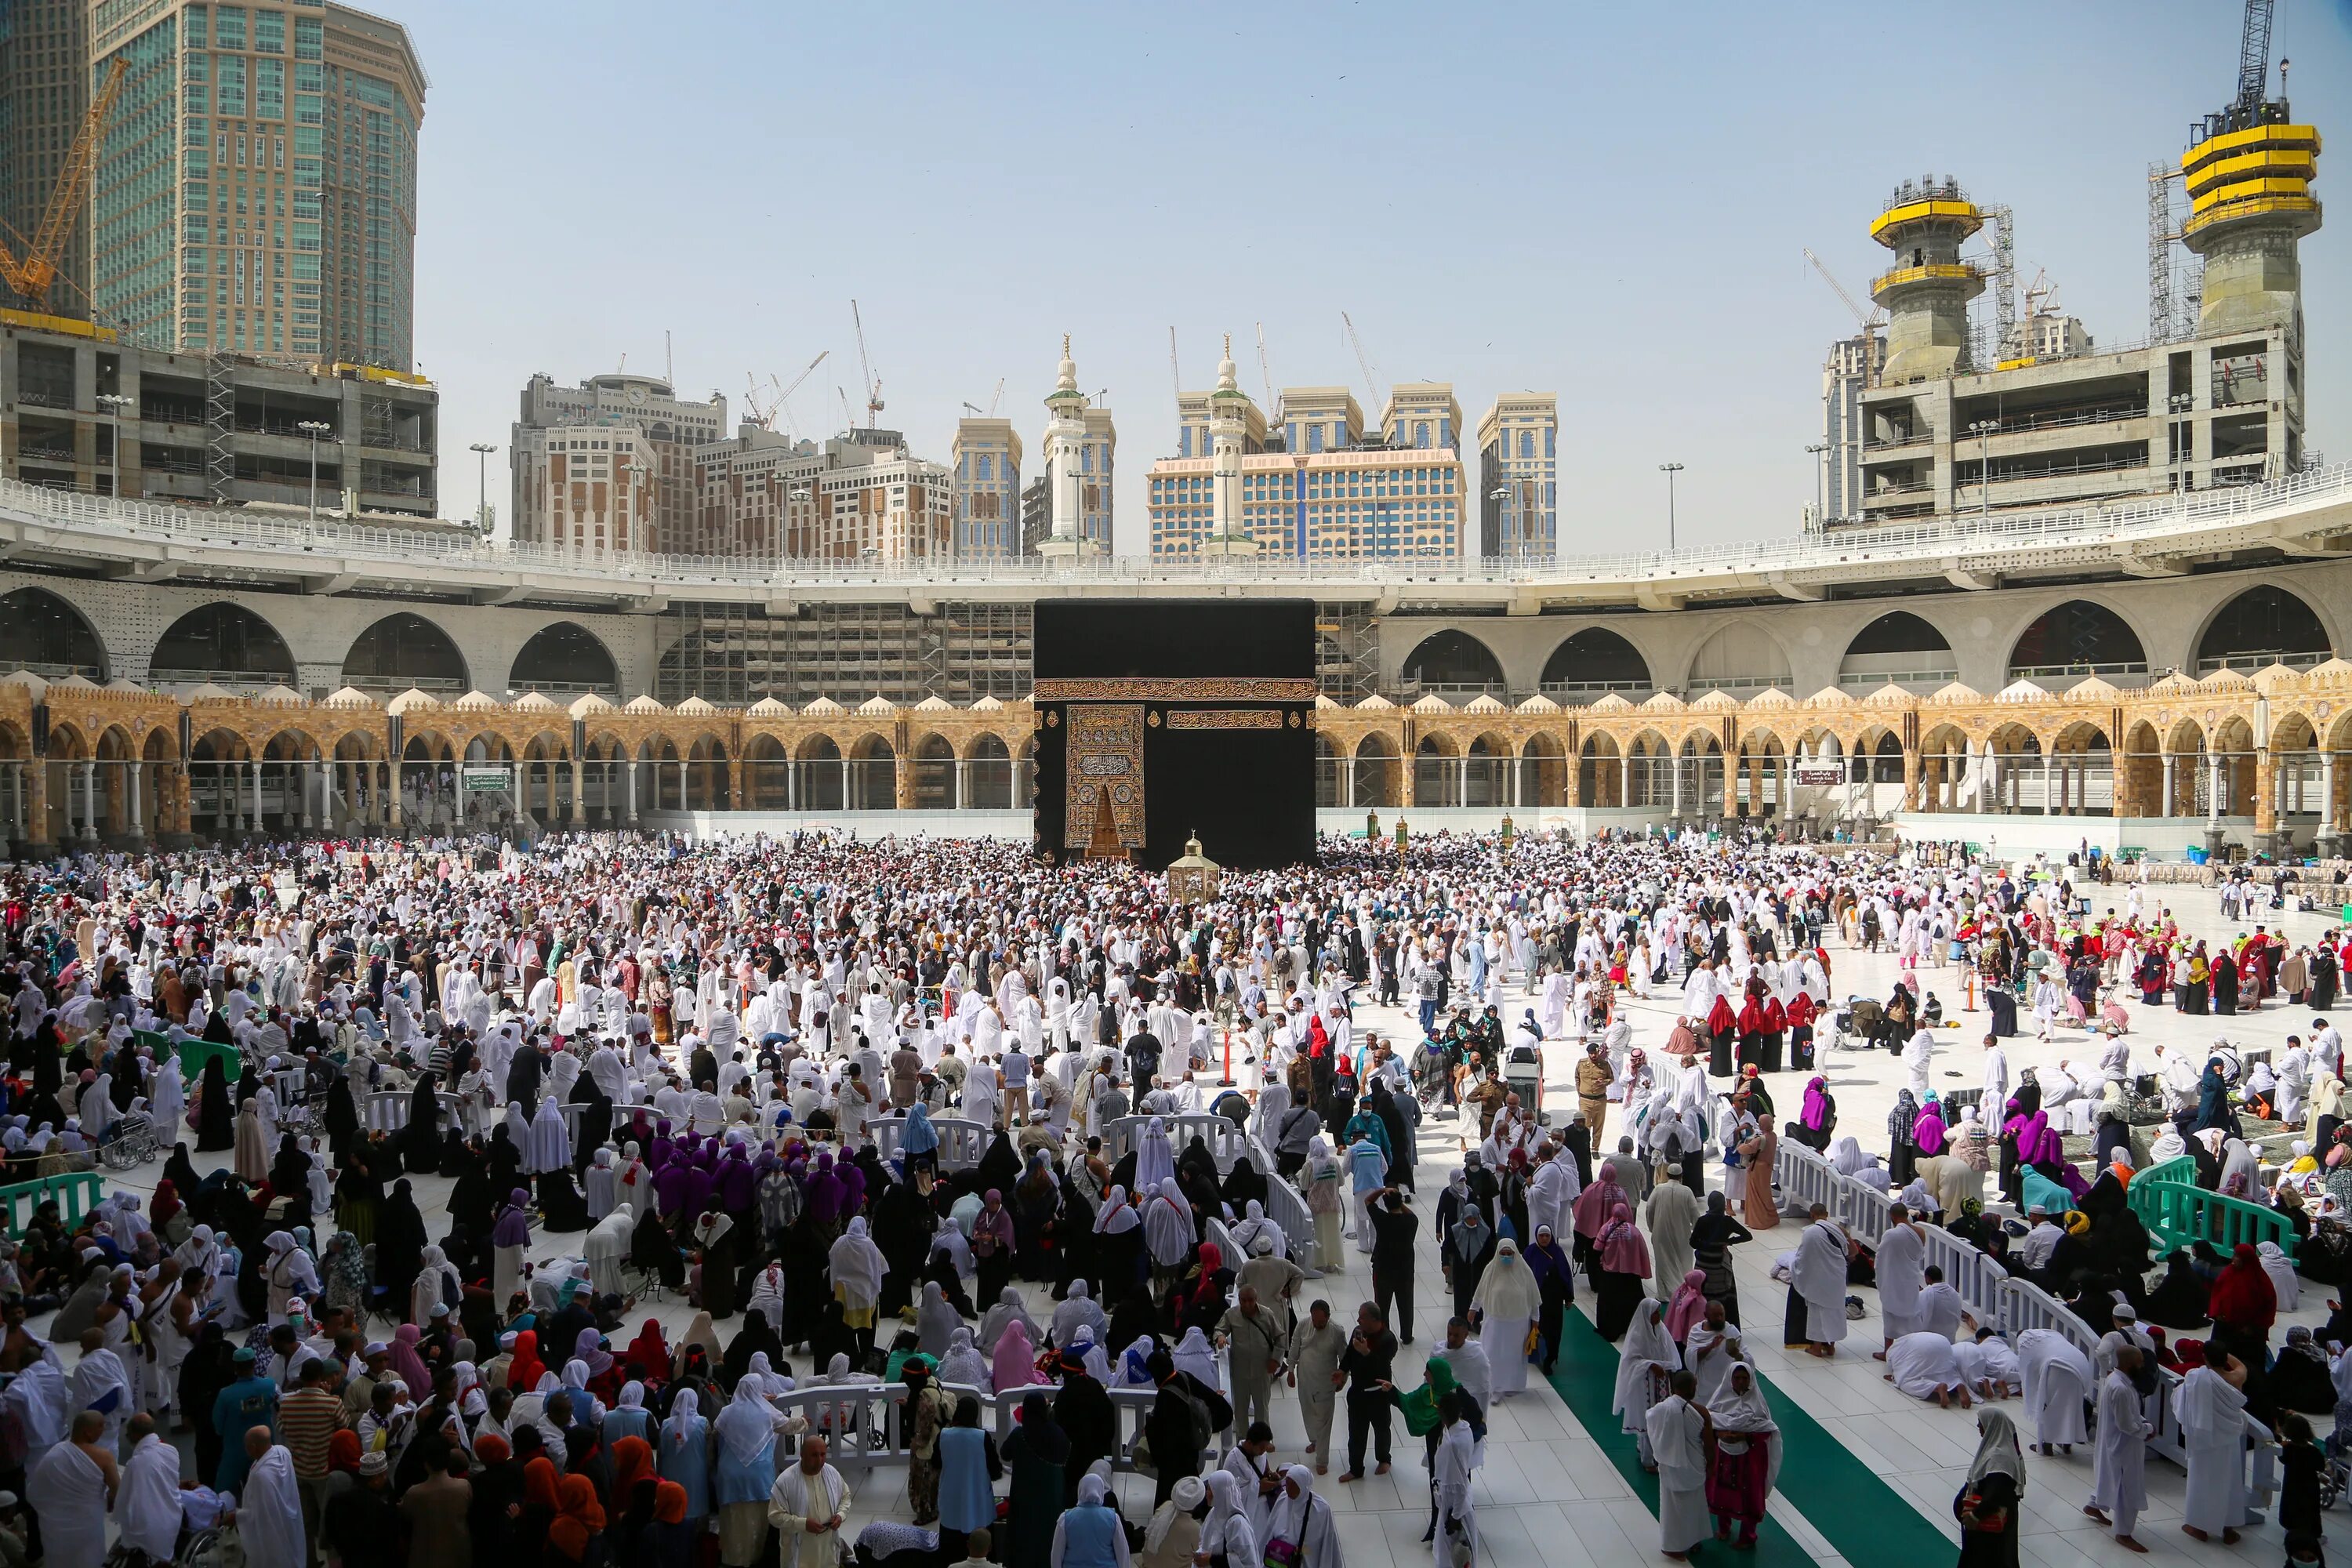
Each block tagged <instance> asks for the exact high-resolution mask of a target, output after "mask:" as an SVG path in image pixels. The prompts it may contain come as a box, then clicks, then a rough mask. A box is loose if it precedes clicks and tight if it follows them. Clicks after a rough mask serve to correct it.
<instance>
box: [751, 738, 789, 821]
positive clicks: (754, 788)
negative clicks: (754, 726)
mask: <svg viewBox="0 0 2352 1568" xmlns="http://www.w3.org/2000/svg"><path fill="white" fill-rule="evenodd" d="M791 766H792V758H791V756H790V755H789V754H788V753H787V752H785V750H784V743H783V742H782V741H780V740H778V739H777V738H776V737H775V736H773V735H772V734H768V733H766V732H765V731H762V732H761V733H759V734H756V735H753V736H751V738H750V739H748V740H746V741H745V742H743V805H744V807H745V808H746V809H747V810H751V811H782V810H784V809H785V808H786V807H787V806H788V805H790V804H791V800H792V792H791V788H790V785H789V784H788V783H787V780H786V776H785V773H786V770H787V769H789V768H790V767H791Z"/></svg>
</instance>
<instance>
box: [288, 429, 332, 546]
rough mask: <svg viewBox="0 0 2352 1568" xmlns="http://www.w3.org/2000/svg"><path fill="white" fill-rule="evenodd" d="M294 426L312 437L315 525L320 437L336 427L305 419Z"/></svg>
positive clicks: (315, 520) (312, 512)
mask: <svg viewBox="0 0 2352 1568" xmlns="http://www.w3.org/2000/svg"><path fill="white" fill-rule="evenodd" d="M294 428H296V429H297V430H299V431H300V432H302V434H304V435H305V436H308V437H310V522H311V524H312V526H314V527H315V526H316V525H317V524H318V521H319V437H321V436H331V435H333V434H334V432H335V427H334V426H331V425H329V424H327V423H325V422H324V421H322V420H318V419H305V420H303V421H302V422H301V423H300V424H299V425H297V426H294Z"/></svg>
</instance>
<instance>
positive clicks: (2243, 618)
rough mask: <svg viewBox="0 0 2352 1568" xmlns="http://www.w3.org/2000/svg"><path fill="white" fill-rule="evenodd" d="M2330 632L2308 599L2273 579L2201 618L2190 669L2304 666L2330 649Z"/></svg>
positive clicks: (2198, 671)
mask: <svg viewBox="0 0 2352 1568" xmlns="http://www.w3.org/2000/svg"><path fill="white" fill-rule="evenodd" d="M2335 641H2336V639H2335V637H2333V636H2332V635H2331V634H2330V633H2329V631H2328V629H2327V626H2326V622H2324V621H2322V620H2321V619H2320V617H2319V612H2318V611H2317V610H2316V609H2315V608H2314V607H2313V605H2312V603H2311V601H2310V600H2308V599H2306V598H2305V597H2304V596H2303V595H2300V594H2298V593H2296V592H2295V591H2294V589H2292V588H2288V587H2284V586H2282V585H2281V584H2276V583H2258V584H2255V585H2254V586H2252V587H2251V588H2248V589H2246V590H2244V591H2243V592H2242V593H2240V594H2237V595H2233V596H2232V597H2231V599H2229V600H2228V601H2227V602H2226V603H2224V604H2223V605H2221V606H2220V607H2219V608H2218V609H2216V610H2215V611H2214V612H2213V614H2212V615H2211V616H2210V617H2208V618H2207V620H2206V622H2205V625H2204V627H2203V628H2202V629H2201V630H2200V632H2199V633H2198V636H2197V645H2196V646H2197V651H2196V654H2195V655H2194V658H2195V661H2196V662H2195V664H2194V665H2193V666H2192V673H2194V674H2197V675H2205V674H2208V673H2210V671H2213V670H2216V669H2239V670H2245V671H2247V672H2249V673H2251V672H2252V671H2254V670H2257V669H2260V668H2263V666H2265V665H2269V664H2288V665H2294V666H2297V667H2300V668H2308V667H2310V666H2312V665H2315V664H2318V663H2321V662H2323V661H2324V660H2326V658H2327V657H2328V656H2329V654H2330V653H2332V652H2333V651H2334V647H2335Z"/></svg>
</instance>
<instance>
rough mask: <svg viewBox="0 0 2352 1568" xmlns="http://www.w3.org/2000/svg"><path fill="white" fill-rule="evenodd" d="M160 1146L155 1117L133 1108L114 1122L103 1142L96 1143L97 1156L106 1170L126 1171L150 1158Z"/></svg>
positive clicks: (147, 1161)
mask: <svg viewBox="0 0 2352 1568" xmlns="http://www.w3.org/2000/svg"><path fill="white" fill-rule="evenodd" d="M161 1146H162V1140H161V1139H160V1138H159V1137H158V1136H157V1134H156V1131H155V1121H154V1118H152V1117H151V1116H149V1115H148V1114H147V1113H146V1112H145V1111H143V1110H141V1111H133V1112H131V1114H130V1115H128V1116H125V1117H123V1118H122V1119H121V1121H117V1122H116V1123H115V1124H114V1126H113V1128H112V1130H111V1131H110V1133H109V1134H108V1136H107V1139H106V1142H103V1143H100V1145H99V1146H98V1158H99V1161H100V1163H102V1164H104V1165H105V1166H106V1167H107V1169H109V1170H111V1171H128V1170H130V1169H131V1167H132V1166H134V1165H144V1164H146V1163H149V1162H151V1161H152V1160H153V1159H154V1158H155V1154H156V1152H157V1150H158V1149H159V1148H160V1147H161Z"/></svg>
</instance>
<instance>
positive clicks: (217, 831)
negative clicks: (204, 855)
mask: <svg viewBox="0 0 2352 1568" xmlns="http://www.w3.org/2000/svg"><path fill="white" fill-rule="evenodd" d="M50 744H51V749H52V750H53V751H54V750H55V746H56V737H55V736H54V734H53V735H52V736H51V738H50ZM252 760H253V748H252V746H251V745H250V744H249V743H248V742H247V740H246V738H245V737H244V736H243V735H241V734H239V733H237V731H235V730H232V729H230V728H228V727H227V726H226V725H220V726H216V727H215V728H212V729H208V730H203V731H198V732H197V733H196V734H195V735H194V737H193V738H192V739H191V740H190V742H189V743H188V816H189V831H191V832H203V833H209V834H211V835H212V836H213V837H215V838H221V839H226V838H231V837H236V835H237V834H240V833H243V832H246V831H247V828H248V826H249V825H250V823H251V819H252V814H253V811H254V802H253V794H252V783H251V775H250V773H248V771H247V768H246V765H245V764H247V763H249V762H251V761H252ZM199 823H201V824H202V825H203V826H201V827H199V826H197V825H198V824H199Z"/></svg>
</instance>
